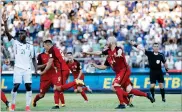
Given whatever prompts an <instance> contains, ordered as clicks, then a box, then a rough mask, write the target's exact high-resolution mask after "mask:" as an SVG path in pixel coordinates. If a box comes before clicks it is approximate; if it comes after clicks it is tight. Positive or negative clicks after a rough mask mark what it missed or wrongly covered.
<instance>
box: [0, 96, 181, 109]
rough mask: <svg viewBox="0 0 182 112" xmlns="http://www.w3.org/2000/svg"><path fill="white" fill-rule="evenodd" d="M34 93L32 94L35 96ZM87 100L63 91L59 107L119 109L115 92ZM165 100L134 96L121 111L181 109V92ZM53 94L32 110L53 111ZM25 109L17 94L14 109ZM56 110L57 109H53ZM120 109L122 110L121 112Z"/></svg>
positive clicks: (23, 101)
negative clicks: (63, 105) (129, 105)
mask: <svg viewBox="0 0 182 112" xmlns="http://www.w3.org/2000/svg"><path fill="white" fill-rule="evenodd" d="M6 95H7V97H8V99H9V100H10V99H11V95H10V94H6ZM35 95H36V94H33V97H35ZM87 96H88V99H89V102H88V103H85V102H84V100H83V98H82V97H81V95H80V94H70V93H65V101H66V107H63V108H60V110H59V111H61V112H76V111H77V112H80V111H84V112H86V111H97V112H101V111H104V112H112V111H117V112H118V111H119V112H121V111H120V110H116V109H114V108H115V107H116V106H118V99H117V97H116V95H115V94H103V93H102V94H97V93H93V94H87ZM166 100H167V102H165V103H163V102H162V101H161V96H160V95H159V94H158V95H156V102H155V103H153V104H152V103H150V101H149V100H148V99H146V98H143V97H134V101H133V104H134V106H135V107H133V108H129V107H128V108H126V109H124V110H123V111H132V112H135V111H143V112H148V111H169V112H172V111H175V112H177V111H182V107H181V106H182V104H181V94H167V95H166ZM53 102H54V101H53V94H52V93H49V94H46V96H45V97H44V98H43V99H41V100H39V101H38V103H37V104H38V105H37V107H32V106H31V110H32V111H54V110H51V109H50V108H51V107H52V106H53V104H54V103H53ZM24 109H25V94H22V93H21V94H18V95H17V101H16V111H24ZM1 110H2V111H5V105H4V103H1ZM55 111H58V110H55ZM123 111H122V112H123Z"/></svg>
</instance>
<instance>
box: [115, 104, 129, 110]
mask: <svg viewBox="0 0 182 112" xmlns="http://www.w3.org/2000/svg"><path fill="white" fill-rule="evenodd" d="M125 108H126V106H125V105H124V104H120V105H118V107H116V108H115V109H125Z"/></svg>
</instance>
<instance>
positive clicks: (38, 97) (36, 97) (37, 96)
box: [33, 94, 43, 102]
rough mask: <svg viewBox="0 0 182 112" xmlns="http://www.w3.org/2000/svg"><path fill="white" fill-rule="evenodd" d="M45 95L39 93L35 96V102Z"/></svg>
mask: <svg viewBox="0 0 182 112" xmlns="http://www.w3.org/2000/svg"><path fill="white" fill-rule="evenodd" d="M42 98H43V97H40V96H39V94H37V95H36V96H35V98H34V100H33V101H34V102H37V101H38V100H40V99H42Z"/></svg>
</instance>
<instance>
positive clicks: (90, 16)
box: [1, 0, 182, 70]
mask: <svg viewBox="0 0 182 112" xmlns="http://www.w3.org/2000/svg"><path fill="white" fill-rule="evenodd" d="M3 5H4V7H3V8H2V12H4V11H5V13H6V15H8V28H9V32H10V33H11V35H13V36H15V37H16V32H17V31H19V30H21V29H25V30H26V31H27V34H28V38H27V41H29V42H30V43H32V44H33V45H34V48H35V52H36V55H38V54H39V53H41V52H42V51H43V44H42V39H43V38H45V37H49V38H51V39H52V40H53V42H54V43H55V44H56V45H57V47H59V48H60V49H61V50H62V51H64V52H67V51H73V52H74V57H75V58H85V57H86V56H84V55H82V53H81V52H86V51H100V50H102V49H103V48H104V46H105V45H106V42H107V38H108V37H109V36H115V37H116V38H117V41H118V43H117V44H118V46H121V47H122V48H123V49H124V50H125V54H126V58H127V61H128V63H129V65H130V66H131V67H135V68H139V67H147V61H146V60H147V59H146V57H145V56H144V53H143V52H139V51H137V50H136V49H133V48H131V46H130V45H129V44H128V43H127V40H135V41H136V42H137V43H138V44H140V45H141V46H143V47H145V48H146V49H149V50H150V49H151V48H152V44H153V43H154V42H158V43H160V44H161V48H160V50H161V52H162V53H164V54H165V56H166V57H167V63H168V64H169V68H170V69H179V70H180V69H181V65H182V60H181V58H179V57H180V56H182V52H181V51H180V50H181V48H182V28H181V23H182V22H181V21H182V17H181V13H182V3H181V1H79V2H76V1H47V0H43V1H13V2H12V1H4V2H3ZM1 30H2V32H3V31H4V28H3V27H2V28H1ZM1 39H2V42H3V44H2V46H3V47H5V48H6V49H7V50H8V51H9V52H10V53H9V54H10V55H9V57H10V60H13V59H14V55H13V52H14V51H13V49H12V44H11V42H9V41H8V38H7V37H6V35H5V34H4V33H2V34H1ZM1 58H4V57H3V55H1ZM12 63H13V62H12ZM87 63H88V61H83V65H87ZM11 68H12V67H11V65H6V64H3V70H9V69H11Z"/></svg>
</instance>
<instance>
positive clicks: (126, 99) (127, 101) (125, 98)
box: [123, 96, 129, 104]
mask: <svg viewBox="0 0 182 112" xmlns="http://www.w3.org/2000/svg"><path fill="white" fill-rule="evenodd" d="M123 100H124V103H125V104H129V100H128V98H127V97H126V96H123Z"/></svg>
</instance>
